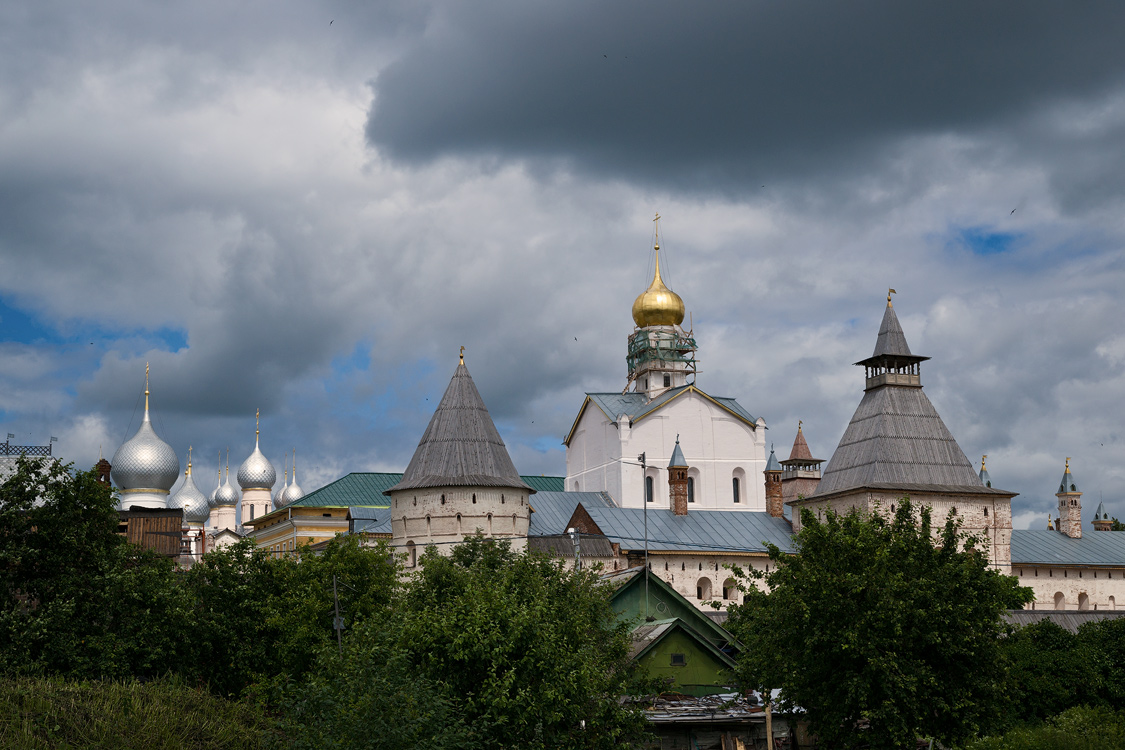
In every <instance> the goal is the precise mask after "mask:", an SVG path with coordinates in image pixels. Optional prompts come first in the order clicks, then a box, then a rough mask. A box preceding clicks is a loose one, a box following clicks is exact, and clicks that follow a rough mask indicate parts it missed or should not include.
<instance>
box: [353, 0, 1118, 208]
mask: <svg viewBox="0 0 1125 750" xmlns="http://www.w3.org/2000/svg"><path fill="white" fill-rule="evenodd" d="M1123 38H1125V7H1122V6H1121V5H1120V4H1118V3H1109V2H1100V3H1080V4H1073V3H1067V4H1060V3H1047V2H1028V3H1015V4H1014V3H999V2H983V3H902V2H895V1H894V0H870V1H868V2H852V3H822V2H812V1H798V2H714V3H673V2H657V3H652V2H615V3H604V2H595V1H593V0H587V1H586V2H582V3H578V4H575V3H561V4H560V3H554V4H551V3H526V2H502V1H497V2H489V3H472V4H449V5H446V6H443V7H442V9H441V11H440V12H436V13H434V14H433V15H432V16H431V21H430V26H429V28H428V30H427V33H426V34H425V35H424V36H421V37H419V38H418V39H417V40H416V42H415V44H414V46H413V48H411V49H409V51H408V52H407V54H405V55H404V56H403V57H402V58H401V59H400V60H398V61H397V62H396V63H394V64H393V65H391V66H389V67H387V68H386V69H385V70H383V71H382V72H381V73H380V74H379V76H378V77H377V79H376V80H375V83H374V90H375V100H374V103H373V105H372V110H371V113H370V116H369V120H368V125H367V136H368V139H369V141H370V142H371V143H372V144H373V145H375V146H377V147H378V148H379V149H380V150H381V151H382V152H383V153H385V154H389V155H392V156H394V157H397V158H399V159H403V160H407V161H420V160H428V159H433V158H435V157H439V156H442V155H448V154H458V155H472V154H499V155H504V156H516V157H547V158H559V159H562V160H565V161H566V162H568V163H573V164H576V165H577V166H578V167H579V168H580V169H582V170H585V171H589V172H593V173H601V174H609V175H620V176H625V177H627V178H630V179H640V180H644V181H649V182H653V183H658V184H663V185H665V186H670V187H674V188H676V189H692V188H704V189H715V188H716V187H719V188H722V187H727V188H729V187H731V186H737V187H739V188H741V189H743V190H749V189H758V188H760V186H761V185H762V184H763V183H767V184H768V182H769V181H770V180H774V179H779V178H780V179H786V178H789V177H793V176H801V175H810V174H813V173H819V174H820V175H821V176H823V175H824V174H825V173H826V172H828V171H830V170H832V169H833V168H834V167H840V166H843V165H848V166H854V165H856V164H859V163H862V162H863V161H865V160H867V159H870V158H872V156H873V155H875V154H876V152H877V151H878V150H879V149H880V148H882V147H883V146H886V145H887V144H888V143H890V142H893V141H894V140H896V139H899V138H902V137H904V136H911V135H919V134H922V135H924V134H933V133H943V132H963V131H973V130H976V129H978V128H981V127H986V126H994V125H997V124H1001V123H1004V122H1006V121H1009V120H1010V118H1014V117H1020V116H1025V115H1027V114H1028V113H1029V112H1031V111H1034V110H1036V109H1037V108H1039V107H1043V106H1050V105H1052V104H1055V103H1058V102H1065V101H1080V100H1085V99H1087V98H1096V97H1098V96H1100V95H1102V94H1104V93H1106V92H1108V91H1111V90H1113V89H1115V88H1116V87H1118V86H1120V85H1121V83H1122V80H1123V77H1125V44H1122V43H1121V40H1122V39H1123Z"/></svg>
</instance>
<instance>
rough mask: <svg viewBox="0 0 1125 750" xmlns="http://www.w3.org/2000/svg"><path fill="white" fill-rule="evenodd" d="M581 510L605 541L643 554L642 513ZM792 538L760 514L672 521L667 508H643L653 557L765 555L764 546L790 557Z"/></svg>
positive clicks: (784, 526) (785, 526)
mask: <svg viewBox="0 0 1125 750" xmlns="http://www.w3.org/2000/svg"><path fill="white" fill-rule="evenodd" d="M582 507H583V508H585V509H586V512H587V513H588V514H589V515H590V518H591V519H592V520H593V521H594V523H596V524H597V525H598V528H599V529H601V530H602V533H603V534H605V536H606V537H607V538H608V539H609V540H610V541H611V542H614V543H615V544H620V545H621V547H622V549H631V550H638V549H644V546H645V510H644V508H616V507H600V508H591V507H589V506H587V505H585V504H583V506H582ZM792 537H793V529H792V526H790V524H789V522H788V521H786V520H785V519H784V518H774V517H773V516H771V515H770V514H769V513H765V512H759V511H741V510H692V511H689V512H688V514H687V515H686V516H677V515H676V514H674V513H673V512H672V510H671V509H670V508H649V509H648V539H649V542H648V548H649V550H650V551H655V552H662V551H667V552H695V551H712V552H765V551H766V546H765V543H766V542H769V543H771V544H775V545H777V546H778V547H779V548H781V550H782V551H783V552H792V551H793V539H792Z"/></svg>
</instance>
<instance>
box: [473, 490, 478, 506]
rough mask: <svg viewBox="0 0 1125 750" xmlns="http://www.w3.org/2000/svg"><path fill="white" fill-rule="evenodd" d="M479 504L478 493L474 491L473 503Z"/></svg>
mask: <svg viewBox="0 0 1125 750" xmlns="http://www.w3.org/2000/svg"><path fill="white" fill-rule="evenodd" d="M476 504H477V493H475V492H474V493H473V505H476Z"/></svg>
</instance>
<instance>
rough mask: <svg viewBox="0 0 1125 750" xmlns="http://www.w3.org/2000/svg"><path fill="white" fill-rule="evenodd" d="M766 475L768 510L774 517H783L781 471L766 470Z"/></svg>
mask: <svg viewBox="0 0 1125 750" xmlns="http://www.w3.org/2000/svg"><path fill="white" fill-rule="evenodd" d="M762 473H763V474H765V477H766V512H767V513H769V514H770V515H771V516H773V517H774V518H781V516H782V510H783V508H784V502H783V500H782V491H781V489H782V488H781V472H780V471H764V472H762Z"/></svg>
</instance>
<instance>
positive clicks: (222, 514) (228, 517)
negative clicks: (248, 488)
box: [211, 505, 238, 533]
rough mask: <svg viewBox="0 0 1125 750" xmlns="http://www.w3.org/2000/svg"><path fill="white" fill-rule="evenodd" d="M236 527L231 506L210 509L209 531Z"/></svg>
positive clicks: (236, 522) (236, 523)
mask: <svg viewBox="0 0 1125 750" xmlns="http://www.w3.org/2000/svg"><path fill="white" fill-rule="evenodd" d="M237 525H238V521H237V519H236V518H235V511H234V506H233V505H220V506H218V507H215V508H212V509H211V531H212V533H214V532H216V531H221V530H222V529H233V528H235V527H236V526H237Z"/></svg>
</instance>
